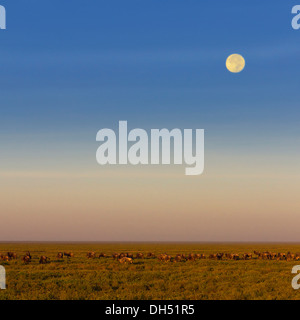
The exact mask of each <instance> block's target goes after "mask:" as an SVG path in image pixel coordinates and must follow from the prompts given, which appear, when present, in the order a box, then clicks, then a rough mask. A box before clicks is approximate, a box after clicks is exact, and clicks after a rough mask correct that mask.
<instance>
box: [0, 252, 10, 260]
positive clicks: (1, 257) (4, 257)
mask: <svg viewBox="0 0 300 320" xmlns="http://www.w3.org/2000/svg"><path fill="white" fill-rule="evenodd" d="M0 260H2V261H9V256H7V255H4V254H1V255H0Z"/></svg>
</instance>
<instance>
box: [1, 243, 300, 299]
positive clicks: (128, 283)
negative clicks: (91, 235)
mask: <svg viewBox="0 0 300 320" xmlns="http://www.w3.org/2000/svg"><path fill="white" fill-rule="evenodd" d="M27 250H29V251H30V252H31V254H32V256H33V260H32V262H31V263H30V264H28V265H25V264H24V263H23V262H22V261H21V259H20V258H21V257H22V256H23V255H24V253H25V252H26V251H27ZM253 250H258V251H266V250H269V251H273V252H287V251H291V252H300V245H287V244H286V245H279V244H255V245H254V244H251V245H250V244H235V245H231V244H137V243H134V244H87V243H86V244H70V243H68V244H54V243H52V244H36V243H31V244H5V243H3V244H0V252H2V253H5V252H7V251H13V252H16V253H17V254H18V256H19V258H18V259H17V260H12V261H9V262H3V261H1V262H0V264H2V265H4V266H5V268H6V272H7V290H0V300H3V299H80V300H81V299H101V300H104V299H113V300H118V299H300V290H294V289H293V288H292V287H291V280H292V278H293V276H294V275H292V274H291V270H292V267H293V266H294V265H297V264H300V261H277V260H258V259H252V260H248V261H247V260H246V261H245V260H239V261H233V260H224V261H216V260H209V259H203V260H197V261H187V262H177V263H174V262H173V263H164V262H159V261H158V260H157V259H141V260H134V263H133V264H129V265H124V264H120V263H119V262H118V261H116V260H113V259H112V258H111V257H109V258H101V259H99V258H96V259H87V258H86V254H87V252H88V251H95V252H96V253H98V254H99V253H100V252H105V253H106V254H108V255H111V254H112V253H114V252H119V253H120V252H133V253H136V252H144V253H147V252H150V251H151V252H155V253H156V254H160V253H165V252H166V253H168V254H170V255H173V256H175V254H177V253H185V254H189V253H204V254H206V255H209V254H210V253H217V252H228V253H240V254H242V253H244V252H253ZM60 251H72V252H73V253H74V255H75V256H74V258H71V259H69V260H68V259H66V258H65V259H64V261H61V260H58V259H57V257H56V256H57V253H58V252H60ZM41 255H45V256H48V257H50V258H51V263H49V264H45V265H40V264H39V257H40V256H41Z"/></svg>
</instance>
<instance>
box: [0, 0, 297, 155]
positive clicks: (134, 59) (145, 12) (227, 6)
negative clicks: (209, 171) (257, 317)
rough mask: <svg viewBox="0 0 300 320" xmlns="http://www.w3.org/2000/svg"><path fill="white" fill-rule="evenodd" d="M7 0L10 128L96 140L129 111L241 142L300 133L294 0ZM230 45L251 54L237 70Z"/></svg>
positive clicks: (5, 116)
mask: <svg viewBox="0 0 300 320" xmlns="http://www.w3.org/2000/svg"><path fill="white" fill-rule="evenodd" d="M1 3H2V4H3V5H5V6H6V9H7V30H6V31H3V32H1V33H0V40H1V48H2V49H1V52H0V70H1V73H0V90H1V115H2V116H1V119H0V132H2V133H4V134H5V136H6V135H9V136H10V137H11V138H12V137H13V136H14V135H16V134H22V135H24V134H29V135H34V136H35V139H37V135H38V136H39V137H41V140H43V135H45V136H47V135H50V136H51V135H53V134H55V135H56V137H55V141H53V143H57V140H59V141H60V143H61V144H69V145H71V144H72V143H74V140H76V141H77V142H79V141H81V142H82V145H81V147H82V148H84V146H86V145H88V144H89V145H90V146H91V148H92V143H93V142H94V141H93V140H94V136H95V133H96V132H97V131H98V130H99V129H100V128H102V127H116V126H117V122H118V120H123V119H125V120H128V121H129V126H130V125H132V127H133V128H134V127H139V126H143V127H144V128H153V127H168V128H174V127H181V128H189V127H191V128H204V129H206V130H207V132H208V133H209V135H208V136H207V139H209V138H210V137H212V136H214V135H216V136H217V137H218V134H219V133H220V132H222V131H223V132H224V129H225V130H226V132H228V134H229V133H230V135H232V136H233V137H236V135H237V133H238V135H239V137H240V138H241V139H243V140H245V139H246V140H247V139H248V138H247V137H248V136H249V134H250V133H251V132H252V130H253V129H255V130H257V132H258V134H259V135H261V139H262V141H263V139H264V136H263V134H265V135H267V136H270V135H272V134H273V132H274V129H276V130H277V129H278V128H281V129H282V135H284V136H288V137H289V136H290V135H293V136H294V134H295V130H296V131H297V133H299V131H298V130H297V128H298V124H299V120H298V119H299V113H300V112H299V107H298V97H297V90H298V75H299V71H300V63H298V59H299V54H300V43H299V37H300V31H299V32H297V31H295V30H293V29H292V28H291V17H292V15H291V8H292V6H293V5H294V4H295V2H294V1H272V3H271V2H266V1H265V2H262V1H258V0H257V1H256V0H254V1H247V2H241V1H234V0H231V1H214V2H213V3H211V2H208V1H185V2H184V4H183V2H182V1H174V0H172V1H126V2H125V1H109V2H106V1H90V2H89V4H87V3H86V1H76V0H75V1H72V5H70V2H69V1H55V0H54V1H42V2H41V1H30V0H29V1H17V0H16V1H13V2H12V1H5V0H3V1H2V2H1ZM234 52H237V53H240V54H242V55H243V56H244V57H245V59H246V68H245V70H244V71H243V72H242V73H241V74H238V75H235V74H231V73H229V72H228V71H227V70H226V69H225V67H224V66H225V59H226V57H227V56H228V55H229V54H231V53H234ZM70 135H71V136H72V137H73V139H72V138H70ZM251 135H252V134H251ZM57 136H58V137H57ZM44 138H45V137H44ZM70 140H72V141H70ZM7 147H9V145H7ZM209 147H211V148H212V149H217V148H218V146H217V145H216V147H214V145H213V144H210V145H208V148H209Z"/></svg>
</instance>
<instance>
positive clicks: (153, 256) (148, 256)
mask: <svg viewBox="0 0 300 320" xmlns="http://www.w3.org/2000/svg"><path fill="white" fill-rule="evenodd" d="M147 258H155V253H154V252H148V254H147Z"/></svg>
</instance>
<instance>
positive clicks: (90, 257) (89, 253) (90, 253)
mask: <svg viewBox="0 0 300 320" xmlns="http://www.w3.org/2000/svg"><path fill="white" fill-rule="evenodd" d="M86 256H87V257H88V258H89V259H94V258H95V257H96V253H95V252H94V251H91V252H88V253H87V255H86Z"/></svg>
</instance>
